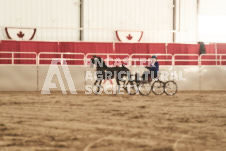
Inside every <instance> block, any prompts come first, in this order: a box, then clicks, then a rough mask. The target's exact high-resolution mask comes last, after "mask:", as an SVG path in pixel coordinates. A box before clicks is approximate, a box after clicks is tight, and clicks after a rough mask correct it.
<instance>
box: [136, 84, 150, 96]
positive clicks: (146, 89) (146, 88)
mask: <svg viewBox="0 0 226 151" xmlns="http://www.w3.org/2000/svg"><path fill="white" fill-rule="evenodd" d="M139 93H140V94H141V95H148V94H149V93H151V82H148V81H147V82H141V83H140V85H139Z"/></svg>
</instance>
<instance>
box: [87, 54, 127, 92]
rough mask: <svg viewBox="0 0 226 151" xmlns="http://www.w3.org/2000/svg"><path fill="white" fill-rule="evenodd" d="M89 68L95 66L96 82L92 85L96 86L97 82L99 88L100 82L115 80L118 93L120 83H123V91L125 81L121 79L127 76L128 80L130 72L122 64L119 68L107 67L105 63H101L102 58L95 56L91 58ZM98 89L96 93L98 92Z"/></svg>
mask: <svg viewBox="0 0 226 151" xmlns="http://www.w3.org/2000/svg"><path fill="white" fill-rule="evenodd" d="M90 63H91V64H90V65H91V67H93V65H94V64H95V65H96V71H97V72H96V75H97V80H96V81H95V82H94V85H95V86H96V84H97V82H98V81H99V86H100V85H101V83H102V80H108V79H113V78H115V79H116V82H117V85H118V91H117V93H118V92H119V89H120V81H121V82H123V83H124V85H123V88H124V89H125V82H126V81H125V80H124V79H123V77H125V76H128V78H130V75H131V74H130V70H129V69H128V68H127V67H126V66H125V65H124V64H122V66H121V67H108V66H107V65H106V64H105V62H104V61H103V59H102V58H100V57H97V56H92V58H91V61H90ZM99 90H100V88H99V87H98V89H97V92H99Z"/></svg>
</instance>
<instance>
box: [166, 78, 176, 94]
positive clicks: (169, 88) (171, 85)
mask: <svg viewBox="0 0 226 151" xmlns="http://www.w3.org/2000/svg"><path fill="white" fill-rule="evenodd" d="M165 93H166V94H167V95H174V94H176V93H177V84H176V82H174V81H167V82H166V83H165Z"/></svg>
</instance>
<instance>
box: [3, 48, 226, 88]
mask: <svg viewBox="0 0 226 151" xmlns="http://www.w3.org/2000/svg"><path fill="white" fill-rule="evenodd" d="M93 55H98V56H100V57H101V56H102V57H103V58H104V60H105V61H106V63H107V65H111V66H112V65H113V63H114V62H115V61H118V59H122V58H124V57H125V58H126V59H125V60H123V61H122V62H120V63H125V64H126V63H127V64H126V65H127V66H128V67H129V68H130V70H132V71H138V70H140V71H143V70H144V69H145V68H144V66H145V65H146V64H145V63H143V64H142V65H139V63H138V64H136V66H135V65H134V62H135V61H137V58H138V59H143V60H138V61H148V59H149V58H150V57H151V54H139V53H138V54H131V55H129V54H116V53H115V54H110V53H90V54H86V55H85V54H84V53H62V52H57V53H55V52H42V53H38V54H37V53H34V52H0V62H1V65H0V70H1V73H0V91H40V90H41V89H42V86H43V83H44V81H45V79H46V75H47V73H48V70H49V63H50V62H51V60H52V58H57V59H58V60H60V63H59V65H64V60H66V61H67V63H68V62H70V63H68V65H69V69H70V74H71V76H72V79H73V81H74V83H76V84H75V85H76V88H77V90H78V91H79V90H80V91H84V87H85V85H86V84H87V83H88V82H87V81H86V80H85V76H86V72H87V71H92V72H94V71H95V68H91V67H90V64H89V60H90V58H91V57H92V56H93ZM157 55H158V56H159V60H160V65H161V62H168V63H165V65H161V66H160V71H168V72H177V73H180V72H181V74H182V76H183V78H185V79H186V80H184V81H177V78H178V77H175V81H177V84H178V87H179V90H226V81H225V76H224V75H225V74H226V63H225V62H226V54H217V55H215V54H205V55H200V56H199V55H196V54H174V55H170V54H167V55H166V54H157ZM28 62H29V63H28ZM78 62H79V63H78ZM180 62H187V63H186V65H181V64H179V63H180ZM205 62H208V63H209V64H206V63H205ZM213 63H214V64H213ZM117 65H119V64H117ZM59 68H61V67H60V66H59ZM60 72H61V74H62V75H64V73H63V71H62V70H60ZM62 77H63V76H62ZM53 82H54V83H58V80H57V79H53ZM64 82H65V83H67V81H66V80H65V79H64ZM93 82H94V81H90V82H89V83H90V84H93ZM56 90H60V88H59V86H57V89H56Z"/></svg>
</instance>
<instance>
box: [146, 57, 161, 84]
mask: <svg viewBox="0 0 226 151" xmlns="http://www.w3.org/2000/svg"><path fill="white" fill-rule="evenodd" d="M151 60H152V61H151V64H150V65H149V66H146V67H145V68H147V69H148V70H149V71H145V72H144V73H143V75H142V78H143V80H145V81H152V79H155V78H158V72H159V63H158V61H157V56H155V55H153V56H152V57H151Z"/></svg>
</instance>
